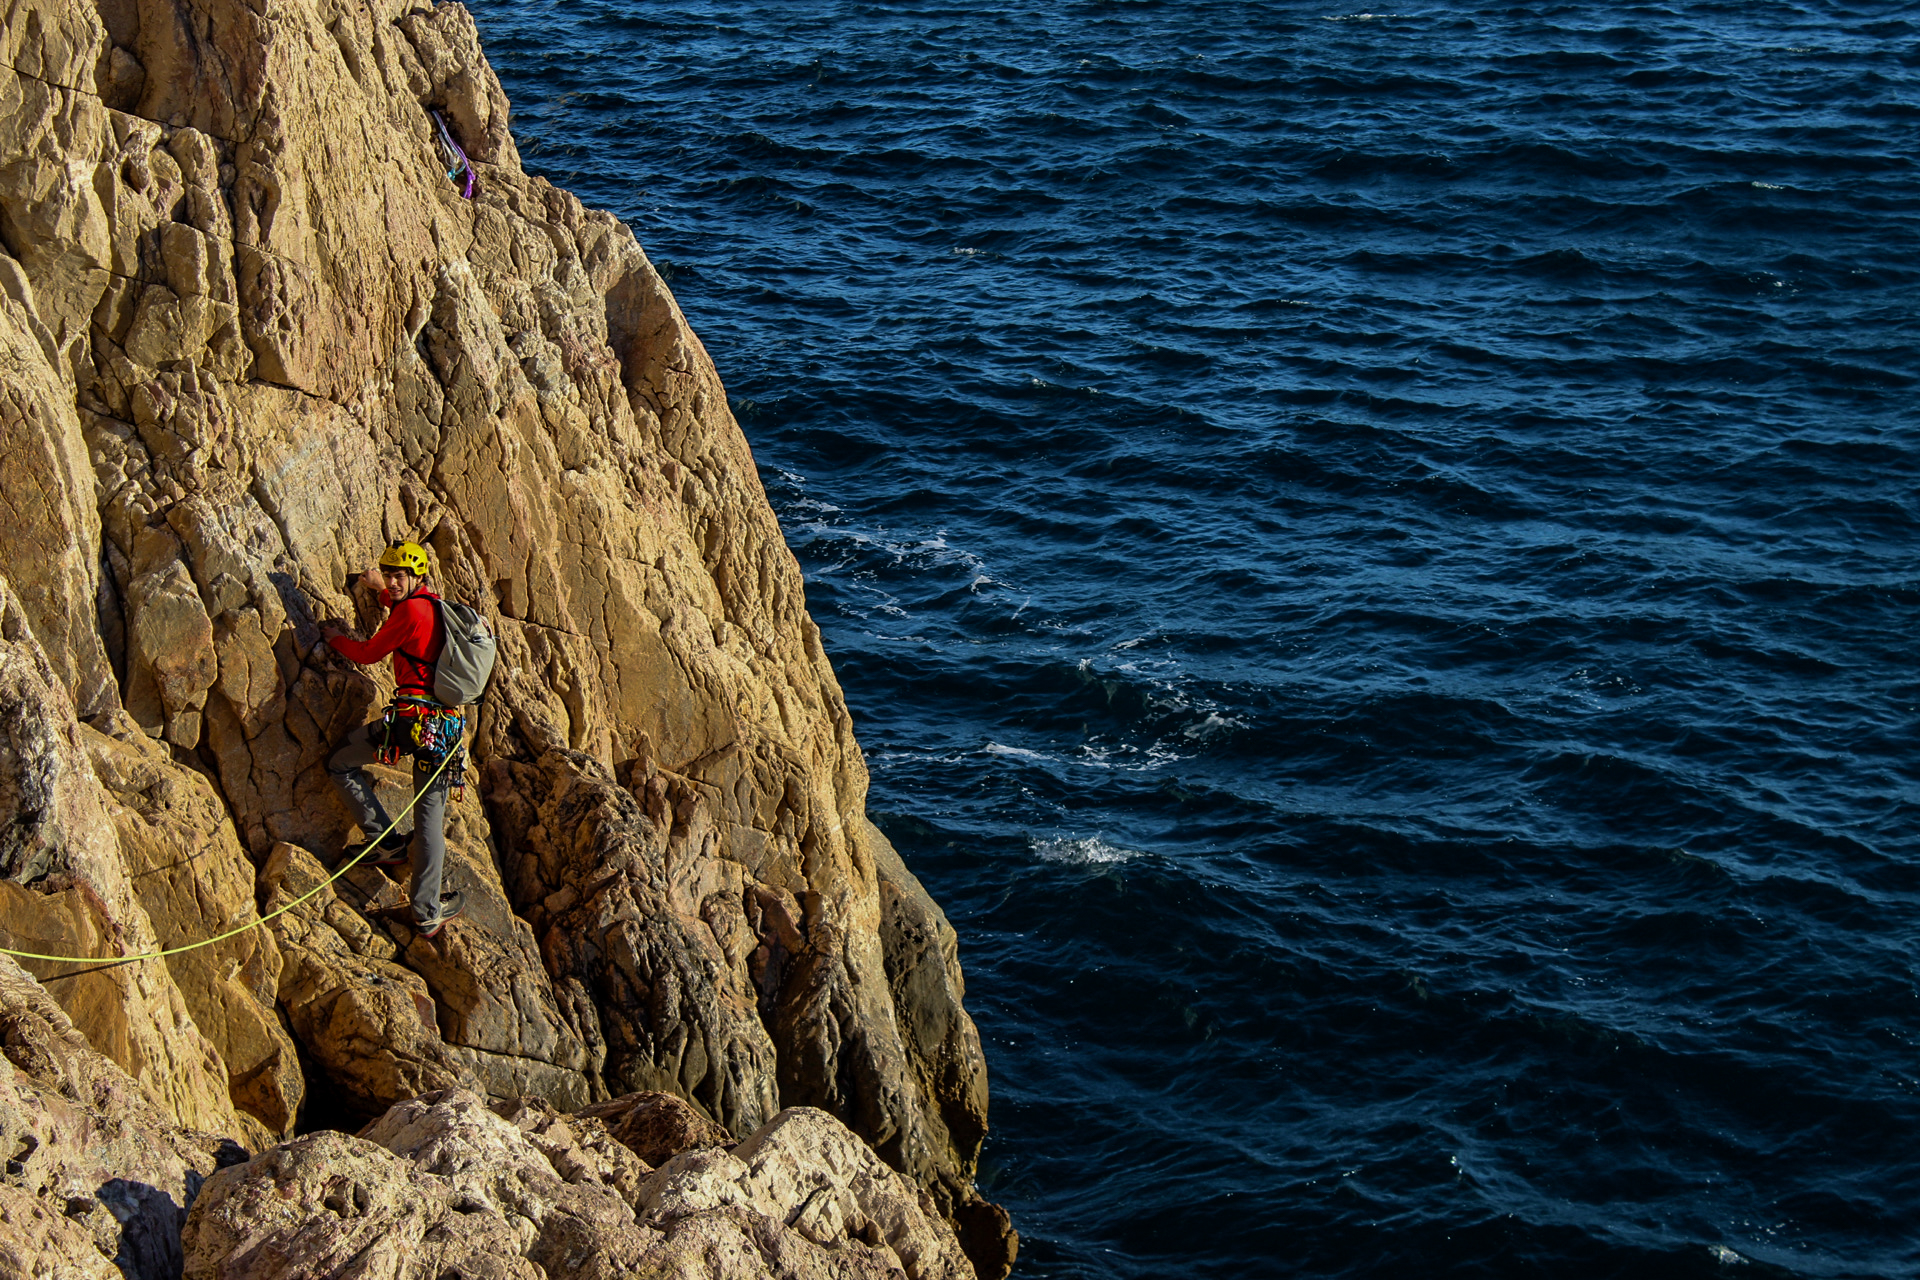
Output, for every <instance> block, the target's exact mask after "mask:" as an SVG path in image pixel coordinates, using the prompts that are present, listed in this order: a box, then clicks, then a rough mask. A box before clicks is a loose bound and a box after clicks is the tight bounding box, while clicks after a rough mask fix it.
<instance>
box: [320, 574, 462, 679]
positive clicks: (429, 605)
mask: <svg viewBox="0 0 1920 1280" xmlns="http://www.w3.org/2000/svg"><path fill="white" fill-rule="evenodd" d="M436 599H438V597H437V596H435V595H434V594H433V593H432V592H431V591H423V590H421V589H419V588H417V587H416V588H415V589H414V592H413V594H412V595H410V596H407V597H406V598H405V599H403V600H401V601H400V603H398V604H394V603H393V602H392V601H390V600H389V599H388V598H387V593H386V592H385V591H382V592H381V593H380V603H381V604H384V605H387V606H388V607H389V608H391V609H392V610H393V612H391V613H389V614H388V615H387V620H386V622H385V623H384V624H382V626H381V628H380V630H378V631H376V632H374V634H373V639H371V640H355V639H353V638H352V637H351V636H335V637H333V638H332V639H331V640H329V641H327V643H328V644H330V645H332V646H333V647H334V649H335V650H336V651H338V652H339V653H340V654H341V655H342V656H344V657H346V658H348V659H350V660H351V661H354V662H359V663H369V662H378V661H380V659H382V658H384V657H386V656H387V655H388V654H392V655H393V679H394V683H395V684H397V685H399V690H398V692H400V693H411V694H417V695H418V696H420V697H423V698H431V697H432V696H433V664H434V662H436V661H437V660H438V659H439V657H440V650H442V649H443V648H445V647H446V644H447V631H446V628H445V627H444V626H442V625H441V623H440V610H439V609H437V608H435V607H434V604H433V602H434V601H435V600H436ZM416 659H423V661H416Z"/></svg>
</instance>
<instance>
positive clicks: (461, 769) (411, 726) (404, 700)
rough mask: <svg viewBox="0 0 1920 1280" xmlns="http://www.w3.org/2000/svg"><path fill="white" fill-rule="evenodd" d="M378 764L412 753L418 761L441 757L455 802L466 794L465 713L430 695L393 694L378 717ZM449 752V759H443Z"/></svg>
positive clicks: (431, 761)
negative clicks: (450, 757) (385, 711)
mask: <svg viewBox="0 0 1920 1280" xmlns="http://www.w3.org/2000/svg"><path fill="white" fill-rule="evenodd" d="M381 724H382V725H383V726H384V727H383V729H382V731H381V735H380V741H381V746H380V756H379V760H380V763H381V764H388V765H391V764H398V763H399V762H400V757H401V756H405V755H410V756H413V757H414V758H415V759H417V760H419V761H420V762H421V763H422V764H432V763H434V762H436V761H441V760H445V767H446V774H447V785H448V787H449V789H451V790H452V792H453V798H454V801H455V803H458V802H459V801H461V800H464V799H465V798H466V794H467V748H466V743H465V742H464V741H463V739H464V738H465V736H466V728H467V717H466V713H465V712H463V711H462V710H461V709H460V708H458V707H449V706H446V705H444V704H442V703H440V702H437V701H435V700H434V699H432V698H422V697H418V696H416V695H414V694H411V693H402V694H399V695H397V696H396V697H395V698H394V700H393V701H392V702H389V703H388V704H387V713H386V715H384V716H382V717H381ZM448 755H451V756H452V757H453V758H452V759H450V760H447V759H446V757H447V756H448Z"/></svg>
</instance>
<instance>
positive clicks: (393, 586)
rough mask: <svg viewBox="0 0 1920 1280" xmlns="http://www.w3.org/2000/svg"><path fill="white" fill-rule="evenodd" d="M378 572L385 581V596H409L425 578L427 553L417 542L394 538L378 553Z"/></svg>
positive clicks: (395, 597)
mask: <svg viewBox="0 0 1920 1280" xmlns="http://www.w3.org/2000/svg"><path fill="white" fill-rule="evenodd" d="M380 572H381V573H382V574H384V575H385V576H386V579H387V594H388V595H390V596H392V597H393V598H394V599H396V600H397V599H399V598H400V597H402V596H406V595H411V594H412V593H413V590H414V588H416V587H418V586H419V585H420V580H421V579H422V578H424V577H426V576H427V551H426V548H425V547H422V546H421V545H420V544H419V543H417V542H403V541H401V540H400V539H398V538H395V539H394V540H393V541H392V542H389V543H388V544H387V549H386V550H385V551H382V552H381V553H380Z"/></svg>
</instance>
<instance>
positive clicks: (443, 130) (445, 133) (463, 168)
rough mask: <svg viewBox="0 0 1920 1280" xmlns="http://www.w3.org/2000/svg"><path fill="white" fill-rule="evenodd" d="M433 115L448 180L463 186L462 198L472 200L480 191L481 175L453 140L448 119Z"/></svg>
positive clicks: (438, 114) (461, 190)
mask: <svg viewBox="0 0 1920 1280" xmlns="http://www.w3.org/2000/svg"><path fill="white" fill-rule="evenodd" d="M431 114H432V116H433V126H434V128H435V129H436V130H437V131H438V137H437V138H436V139H435V140H436V141H437V142H438V143H439V144H440V159H441V160H442V161H443V162H444V163H445V164H446V166H447V178H448V180H449V181H451V182H455V183H459V184H461V186H460V195H461V197H462V198H463V199H466V200H471V199H473V193H474V192H475V191H477V190H479V187H480V175H479V174H477V173H475V172H474V171H473V162H472V161H470V160H468V159H467V153H466V152H464V151H462V150H461V149H460V144H459V143H457V142H455V141H454V140H453V134H452V133H451V132H450V131H449V130H448V129H447V121H446V117H444V116H442V115H441V114H440V113H439V112H438V111H435V112H432V113H431Z"/></svg>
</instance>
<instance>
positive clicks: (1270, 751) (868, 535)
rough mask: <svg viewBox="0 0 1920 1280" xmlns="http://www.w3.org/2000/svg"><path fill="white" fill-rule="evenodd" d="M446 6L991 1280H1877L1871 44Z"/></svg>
mask: <svg viewBox="0 0 1920 1280" xmlns="http://www.w3.org/2000/svg"><path fill="white" fill-rule="evenodd" d="M473 7H474V9H475V11H476V14H477V16H478V19H479V22H480V26H481V30H482V34H483V36H484V38H485V40H486V43H487V49H488V51H489V53H490V55H491V57H492V59H493V62H494V65H495V67H496V68H497V69H498V71H499V72H500V75H501V77H502V79H503V80H504V81H505V83H506V86H507V90H508V92H509V94H510V95H511V96H512V99H513V102H514V109H515V127H516V130H517V133H518V137H519V141H520V146H521V148H522V151H523V154H524V156H525V158H526V160H527V163H528V165H529V167H530V168H533V169H535V170H537V171H539V172H542V173H544V174H546V175H547V176H549V177H550V178H551V179H552V180H553V181H554V182H556V183H558V184H560V185H562V186H566V187H569V188H571V189H573V190H574V191H576V192H578V193H579V194H580V195H581V196H582V198H584V199H585V200H587V201H588V202H589V203H591V204H594V205H599V206H602V207H605V208H609V209H612V210H614V211H615V212H617V213H618V214H619V215H620V216H621V217H622V218H624V219H626V220H627V221H628V222H629V223H630V224H631V225H632V226H633V228H634V230H635V231H636V232H637V234H638V235H639V237H640V240H641V242H642V243H643V244H644V245H645V247H646V249H647V251H648V252H649V254H650V255H651V256H652V258H653V260H654V262H655V263H656V264H658V266H659V267H660V268H661V270H662V271H663V272H664V273H665V274H666V275H667V277H668V279H669V281H670V283H671V285H672V287H673V289H674V291H675V293H676V294H677V296H678V297H679V299H680V302H681V304H682V305H683V306H684V307H685V309H686V311H687V314H688V316H689V317H690V318H691V320H692V322H693V324H694V326H695V328H696V329H697V330H698V332H699V333H700V335H701V337H702V338H703V339H704V341H705V343H706V346H707V348H708V350H709V351H710V352H711V353H712V355H713V357H714V359H715V361H716V362H717V364H718V365H719V368H720V372H721V375H722V376H723V378H724V379H725V380H726V383H727V386H728V388H729V390H730V392H731V394H732V396H733V399H734V407H735V411H736V412H737V413H738V415H739V417H740V420H741V422H742V424H743V425H744V427H745V429H746V431H747V434H748V436H749V438H750V440H751V441H752V444H753V447H754V451H755V456H756V458H757V459H758V462H759V465H760V468H761V475H762V477H763V478H764V480H765V482H766V486H767V489H768V492H769V494H770V495H771V497H772V500H773V504H774V506H775V508H776V510H777V511H778V512H779V514H780V518H781V522H782V524H783V526H784V527H785V530H786V534H787V537H788V540H789V541H790V542H791V543H792V545H793V548H794V551H795V552H796V554H797V555H798V556H799V557H800V561H801V564H802V565H803V567H804V568H805V570H806V572H807V578H808V593H809V602H810V605H811V608H812V610H813V613H814V616H815V618H816V619H818V621H819V623H820V626H821V628H822V629H823V630H824V631H825V633H826V640H827V645H828V649H829V652H830V653H831V654H832V655H833V657H834V661H835V664H836V666H837V668H838V671H839V673H840V679H841V681H842V683H843V684H844V685H845V688H846V693H847V698H848V701H849V702H850V703H851V705H852V707H853V711H854V715H855V718H856V723H857V728H858V732H859V734H860V737H861V741H862V743H863V744H864V746H865V748H866V750H867V753H868V760H869V763H870V765H871V767H872V771H873V794H872V808H873V811H874V815H875V818H876V820H877V821H878V822H879V823H880V825H881V826H882V827H883V828H884V829H885V830H886V832H887V833H888V834H889V835H890V836H891V837H892V838H893V840H894V841H895V842H896V843H897V844H898V845H899V846H900V848H901V850H902V852H903V853H904V854H905V855H906V857H907V860H908V862H909V864H910V865H911V866H913V867H914V869H915V870H916V871H917V872H918V873H919V874H920V875H921V876H922V877H923V879H924V880H925V881H926V883H927V885H928V887H929V888H930V889H931V890H932V891H933V893H934V895H935V896H936V897H937V898H938V899H939V900H940V901H941V902H942V903H943V904H944V905H945V907H946V909H947V911H948V913H949V914H950V916H951V917H952V919H953V923H954V925H955V927H956V928H957V929H958V930H959V934H960V939H961V955H962V960H963V962H964V964H965V966H966V969H967V975H968V995H967V1003H968V1006H969V1008H970V1009H971V1011H972V1013H973V1016H974V1017H975V1019H977V1021H978V1023H979V1026H980V1029H981V1033H982V1036H983V1038H984V1042H985V1044H986V1048H987V1053H988V1058H989V1063H990V1067H991V1070H992V1079H993V1110H992V1121H993V1133H992V1136H991V1138H990V1139H989V1141H988V1146H987V1151H986V1156H985V1162H984V1168H983V1176H982V1184H983V1188H984V1190H985V1191H986V1193H987V1194H988V1195H989V1196H991V1197H993V1198H994V1199H996V1200H999V1201H1000V1202H1002V1203H1004V1204H1005V1205H1006V1206H1007V1207H1008V1208H1009V1209H1010V1210H1011V1211H1012V1213H1013V1215H1014V1219H1015V1222H1016V1225H1017V1226H1018V1227H1019V1228H1020V1230H1021V1231H1022V1233H1023V1235H1024V1241H1025V1242H1024V1248H1023V1252H1022V1254H1021V1259H1020V1262H1019V1264H1018V1267H1017V1269H1016V1275H1018V1276H1022V1277H1033V1278H1039V1277H1048V1278H1055V1277H1058V1278H1065V1277H1076V1278H1078V1277H1089V1278H1092V1277H1099V1278H1106V1277H1125V1278H1128V1280H1134V1278H1139V1280H1147V1278H1161V1277H1176V1276H1177V1277H1209V1278H1212V1277H1223V1278H1224V1277H1236V1278H1238V1277H1251V1276H1262V1277H1264V1276H1303V1277H1335V1276H1337V1277H1396V1278H1398V1277H1424V1276H1447V1277H1455V1276H1461V1277H1465V1276H1488V1277H1516V1278H1517V1277H1553V1278H1554V1280H1571V1278H1574V1277H1603V1276H1604V1277H1661V1276H1709V1275H1711V1276H1724V1277H1729V1278H1732V1277H1738V1276H1768V1275H1796V1276H1889V1277H1892V1276H1913V1275H1916V1274H1920V975H1917V974H1916V965H1915V946H1916V943H1917V942H1920V762H1917V761H1916V754H1915V746H1916V729H1917V728H1920V711H1917V706H1920V674H1917V673H1916V671H1915V666H1914V659H1915V653H1916V650H1915V643H1914V635H1915V631H1916V626H1917V625H1920V568H1916V551H1920V494H1917V492H1916V485H1917V484H1920V432H1917V431H1916V422H1917V421H1920V418H1917V416H1916V408H1915V395H1916V390H1920V385H1917V384H1920V352H1917V351H1916V316H1915V309H1916V305H1917V304H1920V162H1917V161H1916V157H1920V10H1916V8H1915V7H1913V6H1911V5H1845V4H1838V3H1821V4H1795V3H1780V4H1755V3H1739V4H1735V3H1696V4H1624V5H1602V4H1592V3H1586V4H1554V3H1539V4H1527V3H1521V4H1493V3H1484V2H1481V3H1468V4H1462V5H1446V6H1437V5H1431V4H1415V5H1410V6H1408V5H1403V6H1400V7H1398V8H1396V9H1395V10H1394V11H1393V12H1390V13H1388V12H1382V13H1365V12H1349V11H1346V10H1343V9H1341V8H1339V7H1337V6H1334V5H1332V4H1317V5H1302V4H1297V3H1253V2H1251V0H1237V2H1236V0H1184V2H1175V0H1125V2H1123V0H1101V2H1095V0H1058V2H1056V3H1051V4H1038V3H1033V2H1032V0H1025V2H1020V3H1008V4H1003V5H992V6H988V5H981V6H973V7H955V6H953V5H951V4H939V3H899V4H879V3H855V2H853V0H840V2H837V3H836V2H833V0H786V2H784V3H773V2H771V0H738V2H736V3H694V2H692V0H660V2H658V3H650V2H648V0H620V2H618V3H607V2H605V0H573V2H572V3H568V4H564V5H561V4H553V3H533V2H531V0H473Z"/></svg>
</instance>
